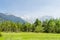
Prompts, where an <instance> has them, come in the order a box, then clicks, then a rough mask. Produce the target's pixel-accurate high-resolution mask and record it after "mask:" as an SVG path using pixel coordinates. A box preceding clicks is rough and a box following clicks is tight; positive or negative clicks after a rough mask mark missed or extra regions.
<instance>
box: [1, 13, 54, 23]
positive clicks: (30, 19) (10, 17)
mask: <svg viewBox="0 0 60 40" xmlns="http://www.w3.org/2000/svg"><path fill="white" fill-rule="evenodd" d="M51 18H53V17H51V16H42V17H38V19H39V20H41V21H44V20H46V19H48V20H49V19H51ZM4 20H9V21H13V22H21V23H25V22H30V23H34V22H35V20H36V18H35V17H29V16H27V17H26V16H23V17H17V16H14V15H6V14H4V13H0V21H4Z"/></svg>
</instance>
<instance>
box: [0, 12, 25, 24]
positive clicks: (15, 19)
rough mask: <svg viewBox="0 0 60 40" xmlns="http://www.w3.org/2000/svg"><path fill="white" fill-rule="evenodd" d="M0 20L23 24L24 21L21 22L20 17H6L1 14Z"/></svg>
mask: <svg viewBox="0 0 60 40" xmlns="http://www.w3.org/2000/svg"><path fill="white" fill-rule="evenodd" d="M0 18H1V19H3V20H9V21H13V22H21V23H25V20H23V19H22V18H20V17H16V16H14V15H6V14H3V13H0Z"/></svg>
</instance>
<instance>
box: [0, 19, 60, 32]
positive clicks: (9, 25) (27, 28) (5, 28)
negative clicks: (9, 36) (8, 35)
mask: <svg viewBox="0 0 60 40" xmlns="http://www.w3.org/2000/svg"><path fill="white" fill-rule="evenodd" d="M0 31H1V32H46V33H60V19H50V20H45V21H43V22H42V21H40V20H39V19H36V21H35V22H34V23H33V24H31V23H28V22H26V23H24V24H22V23H19V22H12V21H3V22H0Z"/></svg>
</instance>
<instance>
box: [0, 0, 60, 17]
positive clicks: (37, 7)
mask: <svg viewBox="0 0 60 40" xmlns="http://www.w3.org/2000/svg"><path fill="white" fill-rule="evenodd" d="M0 12H2V13H6V14H7V13H9V14H13V15H16V16H31V17H34V16H36V17H37V16H46V15H48V16H53V17H60V0H0Z"/></svg>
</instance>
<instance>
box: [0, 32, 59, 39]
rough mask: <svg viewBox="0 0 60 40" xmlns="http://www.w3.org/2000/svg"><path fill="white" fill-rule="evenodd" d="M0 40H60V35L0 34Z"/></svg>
mask: <svg viewBox="0 0 60 40" xmlns="http://www.w3.org/2000/svg"><path fill="white" fill-rule="evenodd" d="M0 40H60V34H52V33H31V32H29V33H28V32H21V33H5V32H2V37H0Z"/></svg>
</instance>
